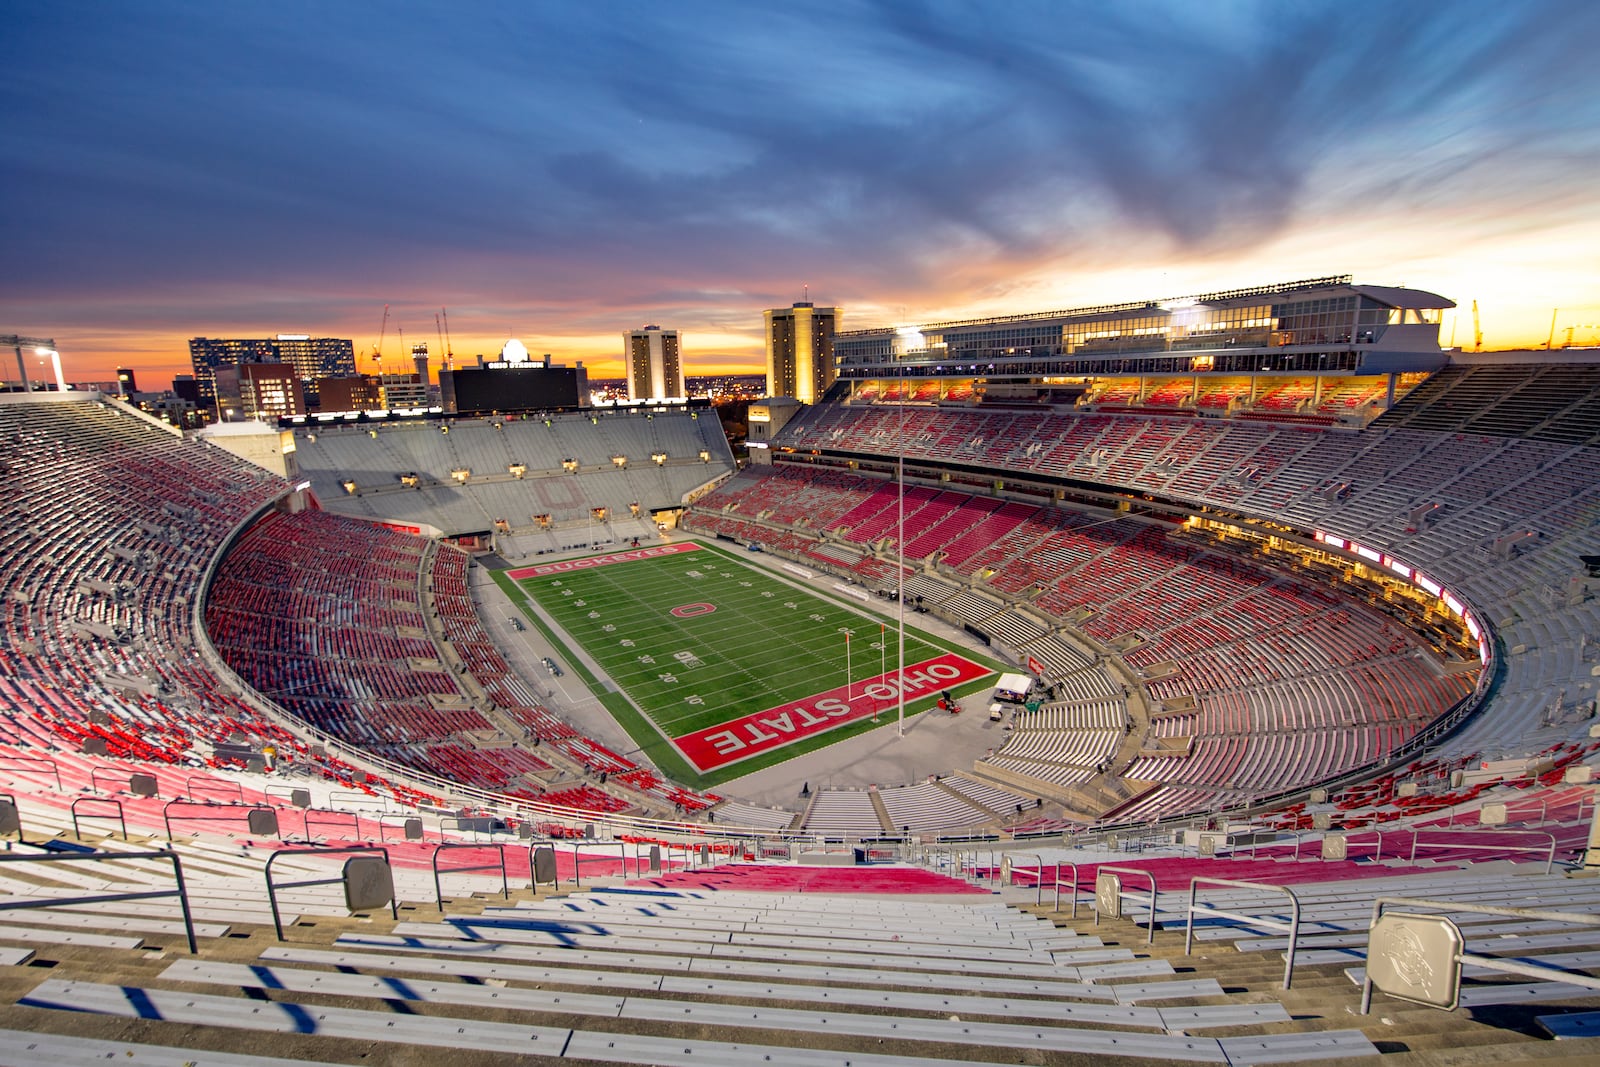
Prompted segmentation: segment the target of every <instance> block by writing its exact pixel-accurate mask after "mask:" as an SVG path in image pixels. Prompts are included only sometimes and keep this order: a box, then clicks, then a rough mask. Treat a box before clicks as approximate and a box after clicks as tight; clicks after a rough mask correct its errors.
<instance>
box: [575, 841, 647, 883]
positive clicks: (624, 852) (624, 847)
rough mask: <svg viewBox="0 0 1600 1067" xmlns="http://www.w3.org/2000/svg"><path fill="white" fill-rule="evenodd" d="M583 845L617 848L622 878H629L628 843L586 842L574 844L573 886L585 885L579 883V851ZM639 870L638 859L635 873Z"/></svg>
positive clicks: (593, 847) (635, 862) (635, 864)
mask: <svg viewBox="0 0 1600 1067" xmlns="http://www.w3.org/2000/svg"><path fill="white" fill-rule="evenodd" d="M582 844H587V845H588V846H589V847H590V848H592V849H595V848H598V849H606V848H611V847H612V846H615V847H616V848H617V849H619V850H620V851H619V853H618V857H619V859H620V860H621V861H622V877H624V878H626V877H628V843H627V842H626V841H586V842H578V843H576V844H574V845H573V846H572V884H573V885H582V884H583V883H582V882H580V881H578V850H579V846H580V845H582ZM634 852H635V854H636V855H637V852H638V850H637V849H635V850H634ZM607 858H608V859H609V858H610V857H607ZM638 869H639V864H638V861H637V859H635V861H634V871H635V872H637V871H638Z"/></svg>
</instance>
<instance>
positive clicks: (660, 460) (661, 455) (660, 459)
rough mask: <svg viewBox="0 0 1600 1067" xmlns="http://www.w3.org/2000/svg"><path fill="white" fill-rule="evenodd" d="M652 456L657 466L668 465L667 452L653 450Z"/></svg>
mask: <svg viewBox="0 0 1600 1067" xmlns="http://www.w3.org/2000/svg"><path fill="white" fill-rule="evenodd" d="M650 458H651V460H653V461H654V462H655V465H656V466H658V467H663V466H666V463H667V454H666V453H665V452H652V453H650Z"/></svg>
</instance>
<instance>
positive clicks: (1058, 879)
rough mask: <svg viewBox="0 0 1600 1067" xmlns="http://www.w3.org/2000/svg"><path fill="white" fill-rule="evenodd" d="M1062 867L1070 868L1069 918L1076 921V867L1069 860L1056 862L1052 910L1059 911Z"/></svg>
mask: <svg viewBox="0 0 1600 1067" xmlns="http://www.w3.org/2000/svg"><path fill="white" fill-rule="evenodd" d="M1063 866H1067V867H1071V868H1072V915H1071V918H1074V919H1076V918H1077V917H1078V865H1077V864H1076V863H1073V862H1072V861H1071V860H1056V880H1055V885H1056V903H1055V908H1054V910H1055V911H1060V910H1061V868H1062V867H1063Z"/></svg>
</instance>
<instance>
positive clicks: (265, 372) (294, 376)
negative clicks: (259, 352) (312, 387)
mask: <svg viewBox="0 0 1600 1067" xmlns="http://www.w3.org/2000/svg"><path fill="white" fill-rule="evenodd" d="M238 374H239V405H240V408H241V410H242V411H243V412H244V417H245V418H247V419H265V420H270V419H277V418H281V417H283V416H287V415H304V414H305V413H306V401H305V393H304V391H303V390H302V389H301V387H300V377H299V372H298V371H297V370H296V369H295V368H294V367H292V366H290V365H289V364H287V363H241V364H240V365H239V367H238Z"/></svg>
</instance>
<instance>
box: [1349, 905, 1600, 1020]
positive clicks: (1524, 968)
mask: <svg viewBox="0 0 1600 1067" xmlns="http://www.w3.org/2000/svg"><path fill="white" fill-rule="evenodd" d="M1389 904H1400V905H1404V906H1405V907H1409V908H1429V909H1432V910H1435V911H1465V912H1471V913H1472V914H1474V915H1502V916H1505V917H1506V918H1511V919H1532V920H1534V921H1536V922H1558V923H1572V924H1573V925H1575V926H1600V915H1590V914H1586V913H1584V912H1572V911H1545V910H1543V909H1540V908H1507V907H1502V906H1500V905H1496V904H1466V903H1463V902H1461V901H1459V900H1424V899H1420V898H1418V899H1413V898H1410V897H1379V898H1378V899H1376V900H1374V901H1373V902H1372V922H1371V923H1370V924H1369V925H1368V927H1367V932H1368V943H1369V944H1370V943H1371V931H1372V927H1373V926H1376V925H1377V924H1378V920H1379V919H1380V918H1381V917H1382V916H1383V909H1384V907H1385V906H1386V905H1389ZM1455 963H1456V964H1457V965H1460V964H1463V963H1470V964H1473V965H1475V966H1478V967H1483V968H1485V969H1487V970H1491V971H1500V972H1503V973H1505V974H1519V975H1522V976H1523V977H1525V978H1539V979H1545V980H1548V981H1552V982H1564V983H1566V984H1568V985H1577V986H1583V987H1584V988H1586V989H1596V990H1600V978H1595V977H1592V976H1590V975H1587V974H1584V973H1582V972H1581V971H1565V970H1562V969H1561V968H1560V967H1552V966H1549V965H1548V964H1539V963H1531V962H1528V961H1527V960H1524V959H1507V958H1505V957H1503V956H1480V955H1475V954H1473V953H1470V952H1465V951H1462V952H1458V953H1456V958H1455ZM1371 1011H1372V961H1371V960H1368V961H1367V968H1366V974H1365V975H1364V976H1363V977H1362V980H1361V1014H1362V1015H1367V1014H1369V1013H1370V1012H1371Z"/></svg>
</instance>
